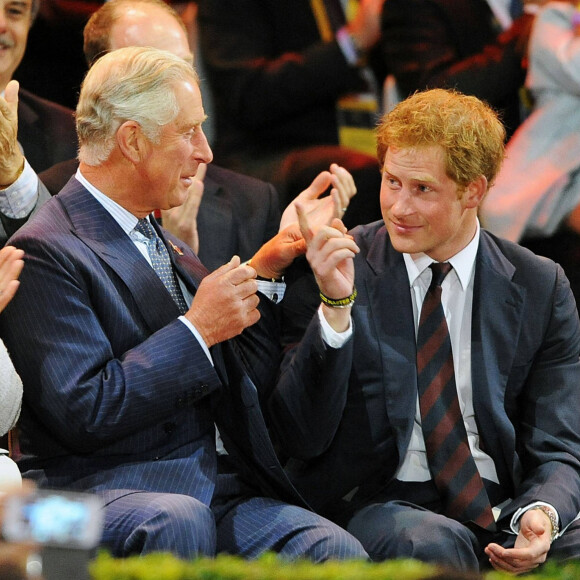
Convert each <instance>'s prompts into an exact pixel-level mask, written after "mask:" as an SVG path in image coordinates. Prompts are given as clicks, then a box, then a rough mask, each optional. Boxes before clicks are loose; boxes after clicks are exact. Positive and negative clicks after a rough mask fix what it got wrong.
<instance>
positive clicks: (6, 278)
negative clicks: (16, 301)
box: [0, 246, 24, 312]
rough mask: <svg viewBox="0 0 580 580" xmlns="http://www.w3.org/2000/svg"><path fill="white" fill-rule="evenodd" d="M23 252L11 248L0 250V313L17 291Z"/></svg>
mask: <svg viewBox="0 0 580 580" xmlns="http://www.w3.org/2000/svg"><path fill="white" fill-rule="evenodd" d="M23 257H24V252H23V251H22V250H17V249H16V248H14V247H13V246H5V247H4V248H2V250H0V312H2V310H4V308H5V307H6V305H7V304H8V302H10V300H12V297H13V296H14V294H15V293H16V290H18V286H19V285H20V282H19V281H18V276H20V272H22V268H23V267H24V260H23V259H22V258H23Z"/></svg>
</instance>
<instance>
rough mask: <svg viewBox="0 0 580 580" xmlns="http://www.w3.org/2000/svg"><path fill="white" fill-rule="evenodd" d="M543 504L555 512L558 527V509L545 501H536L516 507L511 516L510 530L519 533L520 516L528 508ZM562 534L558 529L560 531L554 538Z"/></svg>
mask: <svg viewBox="0 0 580 580" xmlns="http://www.w3.org/2000/svg"><path fill="white" fill-rule="evenodd" d="M541 505H542V506H545V507H549V508H550V509H551V510H553V511H554V513H555V514H556V521H557V522H558V527H560V516H559V514H558V511H557V510H556V508H555V507H554V506H553V505H551V504H549V503H546V502H545V501H536V502H534V503H531V504H530V505H527V506H525V507H522V508H520V509H518V510H517V511H516V513H515V514H514V515H513V516H512V520H511V522H510V528H511V530H512V532H513V533H514V534H519V533H520V518H521V517H522V516H523V515H524V514H525V513H526V512H527V511H529V510H531V509H533V508H535V507H538V506H541ZM561 535H562V531H560V533H558V534H557V535H556V538H559V537H560V536H561Z"/></svg>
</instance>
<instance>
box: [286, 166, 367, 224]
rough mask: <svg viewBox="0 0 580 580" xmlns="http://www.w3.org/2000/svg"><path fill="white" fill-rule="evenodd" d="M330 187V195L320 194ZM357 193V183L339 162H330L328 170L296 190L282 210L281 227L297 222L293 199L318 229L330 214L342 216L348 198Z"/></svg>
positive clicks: (347, 203) (329, 219)
mask: <svg viewBox="0 0 580 580" xmlns="http://www.w3.org/2000/svg"><path fill="white" fill-rule="evenodd" d="M329 187H332V189H331V190H330V195H328V196H326V197H322V198H321V197H320V196H321V195H322V194H323V193H325V192H326V190H327V189H328V188H329ZM355 195H356V186H355V184H354V179H353V178H352V175H351V174H350V173H349V172H348V171H347V170H346V169H345V168H344V167H341V166H340V165H337V164H336V163H333V164H332V165H331V166H330V171H322V172H321V173H319V174H318V175H317V176H316V177H315V178H314V181H313V182H312V183H311V184H310V186H309V187H307V188H306V189H305V190H304V191H303V192H302V193H300V194H298V195H297V196H296V197H295V198H294V199H293V200H292V202H291V203H290V204H289V205H288V207H287V208H286V209H285V210H284V213H283V214H282V219H281V220H280V230H283V229H284V228H286V227H288V226H289V225H290V224H292V223H298V216H297V214H296V203H299V204H300V205H302V208H303V209H304V211H305V212H306V214H307V216H308V222H309V224H310V227H311V228H313V229H317V228H318V227H320V226H323V225H326V224H328V223H330V221H331V219H332V218H333V217H337V218H342V217H343V216H344V213H345V212H346V210H347V208H348V205H349V203H350V200H351V199H352V198H353V197H354V196H355Z"/></svg>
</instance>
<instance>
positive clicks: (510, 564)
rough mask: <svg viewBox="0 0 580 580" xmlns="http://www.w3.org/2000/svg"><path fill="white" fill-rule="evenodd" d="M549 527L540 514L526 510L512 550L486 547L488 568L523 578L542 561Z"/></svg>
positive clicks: (544, 556)
mask: <svg viewBox="0 0 580 580" xmlns="http://www.w3.org/2000/svg"><path fill="white" fill-rule="evenodd" d="M551 532H552V524H551V522H550V518H549V517H548V516H547V515H546V514H545V513H544V512H543V511H541V510H534V509H531V510H528V511H527V512H525V513H524V515H523V516H522V517H521V519H520V533H519V534H518V537H517V538H516V543H515V545H514V547H513V548H504V547H502V546H500V545H498V544H489V545H488V546H487V547H486V548H485V553H486V554H487V556H488V557H489V561H490V563H491V565H492V566H493V567H494V568H495V569H496V570H500V571H503V572H510V573H512V574H524V573H525V572H530V571H531V570H533V569H534V568H537V567H538V566H539V565H540V564H543V563H544V562H545V561H546V557H547V555H548V551H549V550H550V535H551Z"/></svg>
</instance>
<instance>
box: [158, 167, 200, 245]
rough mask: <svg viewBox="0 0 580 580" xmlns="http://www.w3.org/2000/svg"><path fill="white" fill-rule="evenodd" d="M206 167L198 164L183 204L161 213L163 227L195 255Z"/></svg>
mask: <svg viewBox="0 0 580 580" xmlns="http://www.w3.org/2000/svg"><path fill="white" fill-rule="evenodd" d="M206 170H207V165H206V164H205V163H200V164H199V167H198V168H197V173H196V174H195V177H194V178H193V183H192V184H191V185H190V187H189V193H188V195H187V199H186V200H185V202H184V203H183V204H182V205H180V206H178V207H174V208H171V209H167V210H162V211H161V220H162V223H163V227H164V228H165V229H166V230H167V231H169V232H171V233H172V234H173V235H174V236H177V237H178V238H179V239H180V240H182V241H184V242H185V243H186V244H187V245H188V246H189V247H190V248H191V249H192V250H193V251H194V252H195V253H196V254H198V253H199V235H198V233H197V213H198V212H199V205H200V203H201V198H202V197H203V189H204V185H203V179H204V177H205V172H206Z"/></svg>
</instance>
